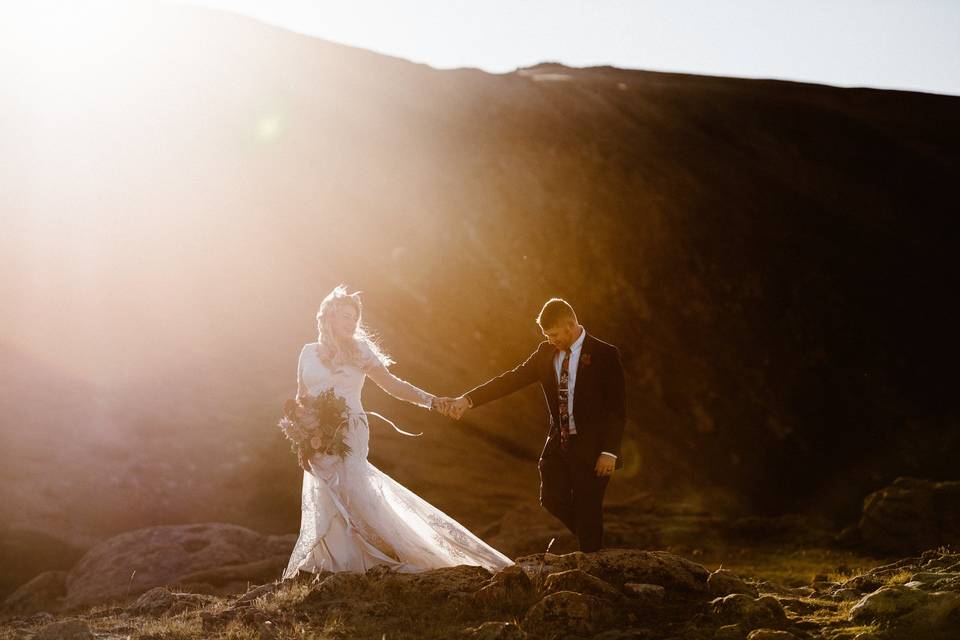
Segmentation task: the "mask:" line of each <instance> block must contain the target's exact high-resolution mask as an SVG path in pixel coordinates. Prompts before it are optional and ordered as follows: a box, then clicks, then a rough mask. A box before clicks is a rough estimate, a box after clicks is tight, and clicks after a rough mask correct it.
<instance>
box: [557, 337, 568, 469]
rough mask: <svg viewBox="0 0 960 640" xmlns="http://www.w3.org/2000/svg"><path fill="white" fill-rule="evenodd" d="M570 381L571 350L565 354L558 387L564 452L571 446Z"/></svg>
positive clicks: (561, 439) (561, 438)
mask: <svg viewBox="0 0 960 640" xmlns="http://www.w3.org/2000/svg"><path fill="white" fill-rule="evenodd" d="M569 379H570V350H569V349H567V350H565V351H564V352H563V364H562V365H560V385H559V387H558V399H559V401H560V405H559V407H558V409H559V413H560V448H561V449H562V450H564V451H566V450H567V447H568V446H569V445H570V413H569V407H568V406H567V405H568V402H567V401H568V399H569V397H570V391H569V389H568V388H567V381H568V380H569Z"/></svg>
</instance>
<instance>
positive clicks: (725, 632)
mask: <svg viewBox="0 0 960 640" xmlns="http://www.w3.org/2000/svg"><path fill="white" fill-rule="evenodd" d="M713 637H714V640H744V638H745V637H746V633H745V632H744V630H743V627H741V626H740V625H739V624H725V625H723V626H722V627H720V628H719V629H717V632H716V633H715V634H713Z"/></svg>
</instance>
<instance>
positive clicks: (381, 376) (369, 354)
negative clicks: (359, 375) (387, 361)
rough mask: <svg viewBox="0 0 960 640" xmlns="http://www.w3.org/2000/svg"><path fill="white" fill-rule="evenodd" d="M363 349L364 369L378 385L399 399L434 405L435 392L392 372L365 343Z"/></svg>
mask: <svg viewBox="0 0 960 640" xmlns="http://www.w3.org/2000/svg"><path fill="white" fill-rule="evenodd" d="M362 350H363V357H364V367H363V371H364V372H365V373H366V374H367V376H369V377H370V378H371V379H372V380H373V381H374V382H376V383H377V386H379V387H380V388H381V389H383V390H384V391H386V392H387V393H389V394H390V395H392V396H393V397H394V398H396V399H398V400H403V401H405V402H409V403H410V404H415V405H419V406H421V407H423V408H424V409H429V408H430V407H431V406H432V404H433V398H434V396H433V394H431V393H427V392H426V391H424V390H423V389H420V388H418V387H416V386H414V385H412V384H410V383H409V382H407V381H406V380H401V379H400V378H398V377H397V376H395V375H393V374H392V373H390V370H389V369H387V368H386V367H385V366H383V363H382V362H380V359H379V358H377V356H376V354H375V353H373V351H372V350H371V349H370V348H369V347H366V346H365V345H364V347H363V348H362Z"/></svg>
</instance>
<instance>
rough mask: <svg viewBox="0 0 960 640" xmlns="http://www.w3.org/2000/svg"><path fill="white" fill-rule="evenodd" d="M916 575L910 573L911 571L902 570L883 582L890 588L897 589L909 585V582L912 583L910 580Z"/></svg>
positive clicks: (912, 572)
mask: <svg viewBox="0 0 960 640" xmlns="http://www.w3.org/2000/svg"><path fill="white" fill-rule="evenodd" d="M914 573H915V572H914V571H910V570H900V571H897V572H896V573H893V574H891V575H889V576H887V577H886V578H885V579H884V581H883V582H884V584H886V585H887V586H889V587H895V586H898V585H903V584H907V583H908V582H910V578H912V577H913V574H914Z"/></svg>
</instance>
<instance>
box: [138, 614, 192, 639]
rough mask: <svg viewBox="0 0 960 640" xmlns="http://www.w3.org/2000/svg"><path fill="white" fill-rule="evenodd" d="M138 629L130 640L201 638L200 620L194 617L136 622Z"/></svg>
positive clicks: (162, 618) (163, 618) (169, 617)
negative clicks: (138, 625)
mask: <svg viewBox="0 0 960 640" xmlns="http://www.w3.org/2000/svg"><path fill="white" fill-rule="evenodd" d="M138 622H139V624H140V628H139V629H138V630H137V631H136V632H135V633H134V634H133V635H132V640H194V639H195V638H203V637H204V633H203V629H202V627H201V624H200V619H199V618H198V617H196V616H194V615H189V614H188V615H183V614H181V615H177V616H160V617H159V618H156V619H149V618H147V619H140V620H138Z"/></svg>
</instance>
